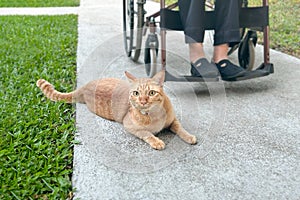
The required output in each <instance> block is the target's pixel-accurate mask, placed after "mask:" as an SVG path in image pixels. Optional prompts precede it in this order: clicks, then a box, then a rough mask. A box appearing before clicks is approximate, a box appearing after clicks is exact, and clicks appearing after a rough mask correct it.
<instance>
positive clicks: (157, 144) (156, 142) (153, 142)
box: [146, 136, 166, 150]
mask: <svg viewBox="0 0 300 200" xmlns="http://www.w3.org/2000/svg"><path fill="white" fill-rule="evenodd" d="M146 142H147V143H148V144H150V146H151V147H152V148H153V149H157V150H162V149H164V148H165V146H166V145H165V143H164V142H163V141H162V140H160V139H159V138H157V137H155V136H153V137H150V138H148V139H147V140H146Z"/></svg>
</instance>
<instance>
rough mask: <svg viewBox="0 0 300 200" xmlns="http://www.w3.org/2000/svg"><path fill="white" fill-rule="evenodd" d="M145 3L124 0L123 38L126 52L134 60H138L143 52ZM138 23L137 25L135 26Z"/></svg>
mask: <svg viewBox="0 0 300 200" xmlns="http://www.w3.org/2000/svg"><path fill="white" fill-rule="evenodd" d="M144 3H145V2H141V3H140V2H138V3H135V2H134V0H123V39H124V47H125V52H126V55H127V56H128V57H131V59H132V60H133V61H137V60H138V59H139V56H140V52H141V44H142V37H143V26H144V14H145V11H144ZM135 24H136V26H135Z"/></svg>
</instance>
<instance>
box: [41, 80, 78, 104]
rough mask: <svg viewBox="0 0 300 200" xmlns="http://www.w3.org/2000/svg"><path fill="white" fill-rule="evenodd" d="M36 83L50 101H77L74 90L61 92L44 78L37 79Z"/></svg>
mask: <svg viewBox="0 0 300 200" xmlns="http://www.w3.org/2000/svg"><path fill="white" fill-rule="evenodd" d="M36 85H37V86H38V87H39V88H40V89H41V90H42V92H43V93H44V94H45V96H46V97H47V98H49V99H50V100H52V101H65V102H66V103H75V102H77V100H76V98H75V96H76V91H73V92H69V93H62V92H59V91H57V90H55V89H54V87H53V85H52V84H51V83H49V82H48V81H46V80H44V79H39V80H38V81H37V82H36Z"/></svg>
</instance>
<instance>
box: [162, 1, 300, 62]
mask: <svg viewBox="0 0 300 200" xmlns="http://www.w3.org/2000/svg"><path fill="white" fill-rule="evenodd" d="M175 1H177V0H166V3H167V4H171V3H173V2H175ZM249 3H250V5H251V6H253V5H261V4H262V0H249ZM269 6H270V13H269V19H270V47H271V48H272V49H276V50H278V51H281V52H284V53H287V54H290V55H293V56H296V57H298V58H300V48H299V44H300V20H299V16H300V0H285V1H282V0H269Z"/></svg>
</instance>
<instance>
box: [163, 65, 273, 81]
mask: <svg viewBox="0 0 300 200" xmlns="http://www.w3.org/2000/svg"><path fill="white" fill-rule="evenodd" d="M271 73H274V67H273V64H271V63H270V64H264V63H263V64H261V65H260V66H259V67H258V68H257V69H255V70H253V71H247V72H246V73H245V75H243V76H238V77H233V78H230V79H223V80H224V81H242V80H248V79H253V78H259V77H264V76H268V75H269V74H271ZM165 80H166V81H176V82H215V81H219V80H220V79H219V78H202V77H195V76H177V75H173V74H171V73H169V72H168V71H166V77H165Z"/></svg>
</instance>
